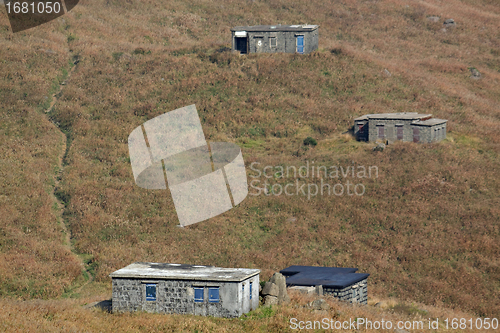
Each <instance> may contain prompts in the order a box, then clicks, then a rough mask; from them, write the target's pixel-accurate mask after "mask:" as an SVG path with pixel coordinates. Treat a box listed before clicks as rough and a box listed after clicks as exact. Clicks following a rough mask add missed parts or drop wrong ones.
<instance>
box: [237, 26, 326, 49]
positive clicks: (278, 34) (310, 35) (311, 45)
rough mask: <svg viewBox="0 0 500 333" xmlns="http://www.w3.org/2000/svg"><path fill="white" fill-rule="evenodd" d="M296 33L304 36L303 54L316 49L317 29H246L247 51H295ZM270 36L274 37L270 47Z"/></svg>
mask: <svg viewBox="0 0 500 333" xmlns="http://www.w3.org/2000/svg"><path fill="white" fill-rule="evenodd" d="M296 35H303V36H304V54H306V53H310V52H312V51H314V50H317V49H318V41H319V34H318V29H316V30H313V31H304V32H299V31H263V32H258V31H248V32H247V36H248V37H247V38H248V52H249V53H278V52H283V53H295V52H296V46H297V42H296ZM232 37H233V50H235V49H236V40H235V32H233V33H232ZM270 38H276V47H271V45H270ZM259 42H260V45H259Z"/></svg>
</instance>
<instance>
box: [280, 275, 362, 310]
mask: <svg viewBox="0 0 500 333" xmlns="http://www.w3.org/2000/svg"><path fill="white" fill-rule="evenodd" d="M357 270H358V269H357V268H344V267H317V266H290V267H288V268H285V269H283V270H281V271H280V273H281V274H283V275H284V276H285V277H286V284H287V286H288V287H291V288H299V290H300V288H314V289H315V290H316V292H317V291H318V290H321V292H319V294H323V295H332V296H334V297H336V298H338V299H340V300H342V301H346V302H350V303H360V304H367V301H368V277H369V276H370V274H364V273H356V271H357Z"/></svg>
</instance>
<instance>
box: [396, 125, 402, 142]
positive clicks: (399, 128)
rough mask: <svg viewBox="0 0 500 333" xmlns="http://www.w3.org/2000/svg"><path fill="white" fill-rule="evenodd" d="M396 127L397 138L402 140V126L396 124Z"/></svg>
mask: <svg viewBox="0 0 500 333" xmlns="http://www.w3.org/2000/svg"><path fill="white" fill-rule="evenodd" d="M396 129H397V136H398V140H403V126H397V127H396Z"/></svg>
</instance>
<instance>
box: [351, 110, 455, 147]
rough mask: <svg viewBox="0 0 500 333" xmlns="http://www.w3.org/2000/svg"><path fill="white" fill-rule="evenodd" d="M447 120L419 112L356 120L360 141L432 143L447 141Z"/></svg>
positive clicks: (366, 116) (375, 115) (365, 116)
mask: <svg viewBox="0 0 500 333" xmlns="http://www.w3.org/2000/svg"><path fill="white" fill-rule="evenodd" d="M446 123H447V120H444V119H437V118H432V114H418V113H417V112H403V113H378V114H367V115H364V116H361V117H358V118H356V119H354V135H355V136H356V139H357V140H359V141H382V142H388V143H392V142H395V141H406V142H418V143H431V142H438V141H441V140H443V139H446Z"/></svg>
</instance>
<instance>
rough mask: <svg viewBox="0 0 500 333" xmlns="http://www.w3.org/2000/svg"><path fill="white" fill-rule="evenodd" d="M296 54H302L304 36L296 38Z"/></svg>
mask: <svg viewBox="0 0 500 333" xmlns="http://www.w3.org/2000/svg"><path fill="white" fill-rule="evenodd" d="M297 53H300V54H303V53H304V36H297Z"/></svg>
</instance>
